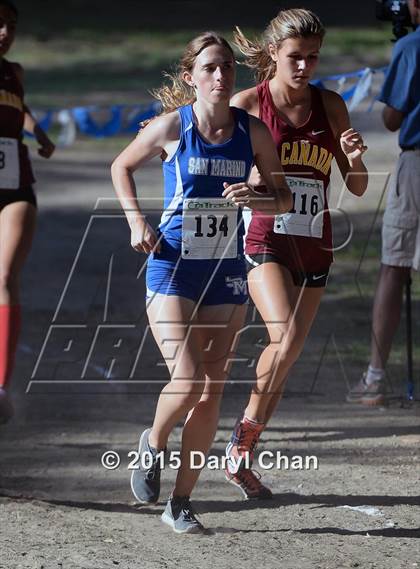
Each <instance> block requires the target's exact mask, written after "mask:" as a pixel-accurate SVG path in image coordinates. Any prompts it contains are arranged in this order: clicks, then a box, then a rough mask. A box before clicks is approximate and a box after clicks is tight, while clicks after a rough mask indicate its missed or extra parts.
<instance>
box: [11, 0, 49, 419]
mask: <svg viewBox="0 0 420 569" xmlns="http://www.w3.org/2000/svg"><path fill="white" fill-rule="evenodd" d="M17 16H18V12H17V9H16V7H15V6H14V4H13V3H12V2H10V1H8V0H0V423H4V422H6V421H7V420H8V419H9V418H10V417H11V415H12V412H13V411H12V406H11V403H10V399H9V397H8V393H7V385H8V380H9V379H10V376H11V373H12V367H13V362H14V357H15V351H16V346H17V340H18V336H19V330H20V306H19V295H18V279H19V273H20V270H21V268H22V265H23V263H24V261H25V258H26V255H27V254H28V252H29V249H30V246H31V242H32V236H33V232H34V228H35V217H36V198H35V194H34V191H33V189H32V184H33V183H34V181H35V180H34V177H33V174H32V169H31V164H30V161H29V156H28V150H27V148H26V146H25V145H24V144H23V143H22V135H23V129H24V128H25V130H27V131H29V132H31V133H33V134H34V136H35V138H36V140H37V142H38V143H39V145H40V149H39V150H38V152H39V154H40V155H41V156H43V157H44V158H49V157H50V156H51V154H52V153H53V151H54V145H53V144H52V142H51V141H50V140H49V138H48V137H47V136H46V134H45V133H44V132H43V131H42V129H41V128H40V127H39V126H38V125H37V124H36V122H35V120H34V119H33V117H32V116H31V114H30V111H29V109H28V108H27V107H26V106H25V103H24V96H23V95H24V93H23V87H22V77H23V70H22V67H21V66H20V65H19V64H18V63H10V62H9V61H7V60H6V59H4V56H5V54H6V53H7V52H8V51H9V49H10V47H11V45H12V43H13V41H14V39H15V31H16V23H17Z"/></svg>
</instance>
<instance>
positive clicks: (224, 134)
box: [112, 32, 291, 533]
mask: <svg viewBox="0 0 420 569" xmlns="http://www.w3.org/2000/svg"><path fill="white" fill-rule="evenodd" d="M234 79H235V69H234V56H233V52H232V49H231V47H230V46H229V44H228V43H227V42H226V40H224V39H223V38H221V37H220V36H218V35H216V34H214V33H213V32H206V33H204V34H202V35H200V36H198V37H197V38H195V39H194V40H193V41H192V42H191V43H190V44H189V45H188V46H187V48H186V50H185V53H184V56H183V58H182V60H181V62H180V66H179V72H178V74H177V75H175V76H173V77H172V81H173V84H172V85H171V87H169V86H168V87H163V88H162V89H160V90H159V91H157V92H156V93H155V94H156V96H157V97H158V98H159V99H160V100H161V102H162V103H163V109H164V112H163V114H162V115H161V116H159V117H158V118H156V119H154V120H153V121H151V122H150V123H149V124H148V125H147V127H146V128H144V129H142V130H141V131H140V133H139V135H138V136H137V138H136V139H135V140H134V141H133V142H132V143H131V144H130V145H129V146H128V147H127V148H126V149H125V150H124V151H123V152H122V153H121V154H120V156H118V158H117V159H116V160H115V161H114V163H113V166H112V175H113V182H114V186H115V189H116V192H117V195H118V197H119V199H120V201H121V204H122V207H123V208H124V210H125V213H126V216H127V220H128V223H129V225H130V228H131V244H132V246H133V247H134V249H136V250H137V251H139V252H145V253H149V254H150V255H149V259H148V265H147V277H146V280H147V289H148V290H147V314H148V318H149V321H150V325H151V327H152V330H153V334H154V337H155V339H156V342H157V343H158V345H159V347H160V350H161V352H162V355H163V357H164V358H165V361H166V363H167V366H168V369H169V371H170V376H171V381H170V382H169V383H168V384H167V385H166V386H165V387H164V388H163V389H162V392H161V394H160V397H159V401H158V404H157V409H156V413H155V418H154V422H153V426H152V428H151V429H147V430H146V431H144V433H143V434H142V436H141V438H140V444H139V453H140V456H141V457H143V456H148V457H149V458H151V460H150V461H149V462H148V464H141V465H140V468H139V469H138V470H134V471H133V474H132V479H131V488H132V491H133V493H134V495H135V497H136V499H137V500H138V501H140V502H142V503H149V504H150V503H156V502H157V501H158V499H159V491H160V468H161V464H162V457H163V456H164V454H163V451H164V450H165V449H166V445H167V441H168V437H169V435H170V433H171V431H172V429H173V427H174V426H175V425H176V424H177V423H178V422H179V421H181V420H182V419H184V418H185V417H186V420H185V424H184V428H183V432H182V449H181V453H180V465H179V469H178V472H177V478H176V483H175V488H174V490H173V493H172V496H171V497H170V499H169V501H168V504H167V506H166V509H165V511H164V513H163V515H162V520H163V521H164V522H165V523H167V524H168V525H170V526H171V527H172V528H173V529H174V530H175V531H176V532H179V533H185V532H200V531H202V530H203V527H202V525H201V524H200V522H198V520H197V519H196V518H195V516H194V512H193V510H192V509H191V505H190V501H189V497H190V494H191V492H192V490H193V488H194V485H195V483H196V481H197V479H198V476H199V470H197V469H193V468H191V466H192V465H191V463H190V460H191V457H192V451H200V452H201V453H203V455H206V454H207V453H208V451H209V449H210V446H211V444H212V441H213V438H214V434H215V431H216V428H217V422H218V412H219V404H220V399H221V396H222V392H223V384H224V381H225V378H226V375H227V371H228V361H229V360H230V359H231V357H232V351H233V350H234V347H235V340H236V337H237V333H238V331H239V330H240V329H241V327H242V325H243V322H244V318H245V313H246V302H247V292H246V272H245V264H244V256H243V245H242V234H243V231H242V214H241V208H240V207H238V206H242V205H245V204H247V205H250V207H258V208H262V209H263V210H264V211H267V213H270V212H285V211H287V210H288V209H290V207H291V194H290V191H289V189H288V187H287V184H286V182H285V179H284V177H283V174H282V168H281V165H280V160H279V158H278V156H277V153H276V150H275V146H274V143H273V140H272V138H271V135H270V133H269V130H268V128H267V127H266V126H265V125H264V124H263V123H262V122H261V121H260V120H259V119H257V118H255V117H251V116H249V115H248V114H247V113H246V112H245V111H242V110H240V109H236V108H234V107H230V106H229V99H230V96H231V94H232V90H233V86H234ZM158 155H160V156H161V158H162V159H163V172H164V182H165V209H164V212H163V215H162V219H161V223H160V225H159V228H158V230H157V231H155V230H154V229H153V228H152V227H151V226H150V225H149V223H148V222H147V220H146V218H145V216H144V215H143V214H142V213H141V211H140V209H139V207H138V204H137V201H136V191H135V185H134V181H133V176H132V173H133V171H134V170H136V169H137V168H138V167H140V166H142V165H143V164H144V163H145V162H146V161H147V160H150V159H151V158H152V157H154V156H158ZM254 162H255V163H256V164H257V165H258V168H259V169H260V171H263V172H265V175H266V177H267V179H268V180H269V194H268V198H263V199H261V197H258V194H255V193H254V191H253V190H252V188H251V187H250V186H249V185H248V184H247V183H246V182H247V180H248V176H249V173H250V169H251V167H252V165H253V163H254ZM272 172H276V173H277V175H276V176H272V175H271V173H272ZM140 462H141V461H140ZM144 462H146V461H144Z"/></svg>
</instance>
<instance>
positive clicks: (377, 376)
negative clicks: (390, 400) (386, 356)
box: [365, 365, 385, 385]
mask: <svg viewBox="0 0 420 569" xmlns="http://www.w3.org/2000/svg"><path fill="white" fill-rule="evenodd" d="M384 377H385V371H384V370H383V369H382V368H380V367H372V366H371V365H369V367H368V369H367V372H366V377H365V383H366V385H372V383H375V381H381V380H382V379H384Z"/></svg>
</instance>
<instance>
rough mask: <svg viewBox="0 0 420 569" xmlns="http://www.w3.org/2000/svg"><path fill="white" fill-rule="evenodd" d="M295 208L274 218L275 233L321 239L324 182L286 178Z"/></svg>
mask: <svg viewBox="0 0 420 569" xmlns="http://www.w3.org/2000/svg"><path fill="white" fill-rule="evenodd" d="M286 180H287V183H288V185H289V188H290V190H291V192H292V194H293V208H292V209H291V210H290V211H289V212H287V213H283V214H281V215H276V216H275V218H274V227H273V230H274V233H281V234H284V235H301V236H303V237H318V238H321V237H322V234H323V230H324V213H323V212H324V182H322V180H313V179H311V178H295V177H293V176H286Z"/></svg>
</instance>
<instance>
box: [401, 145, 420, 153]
mask: <svg viewBox="0 0 420 569" xmlns="http://www.w3.org/2000/svg"><path fill="white" fill-rule="evenodd" d="M401 150H402V151H403V152H410V151H413V150H420V146H401Z"/></svg>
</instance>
